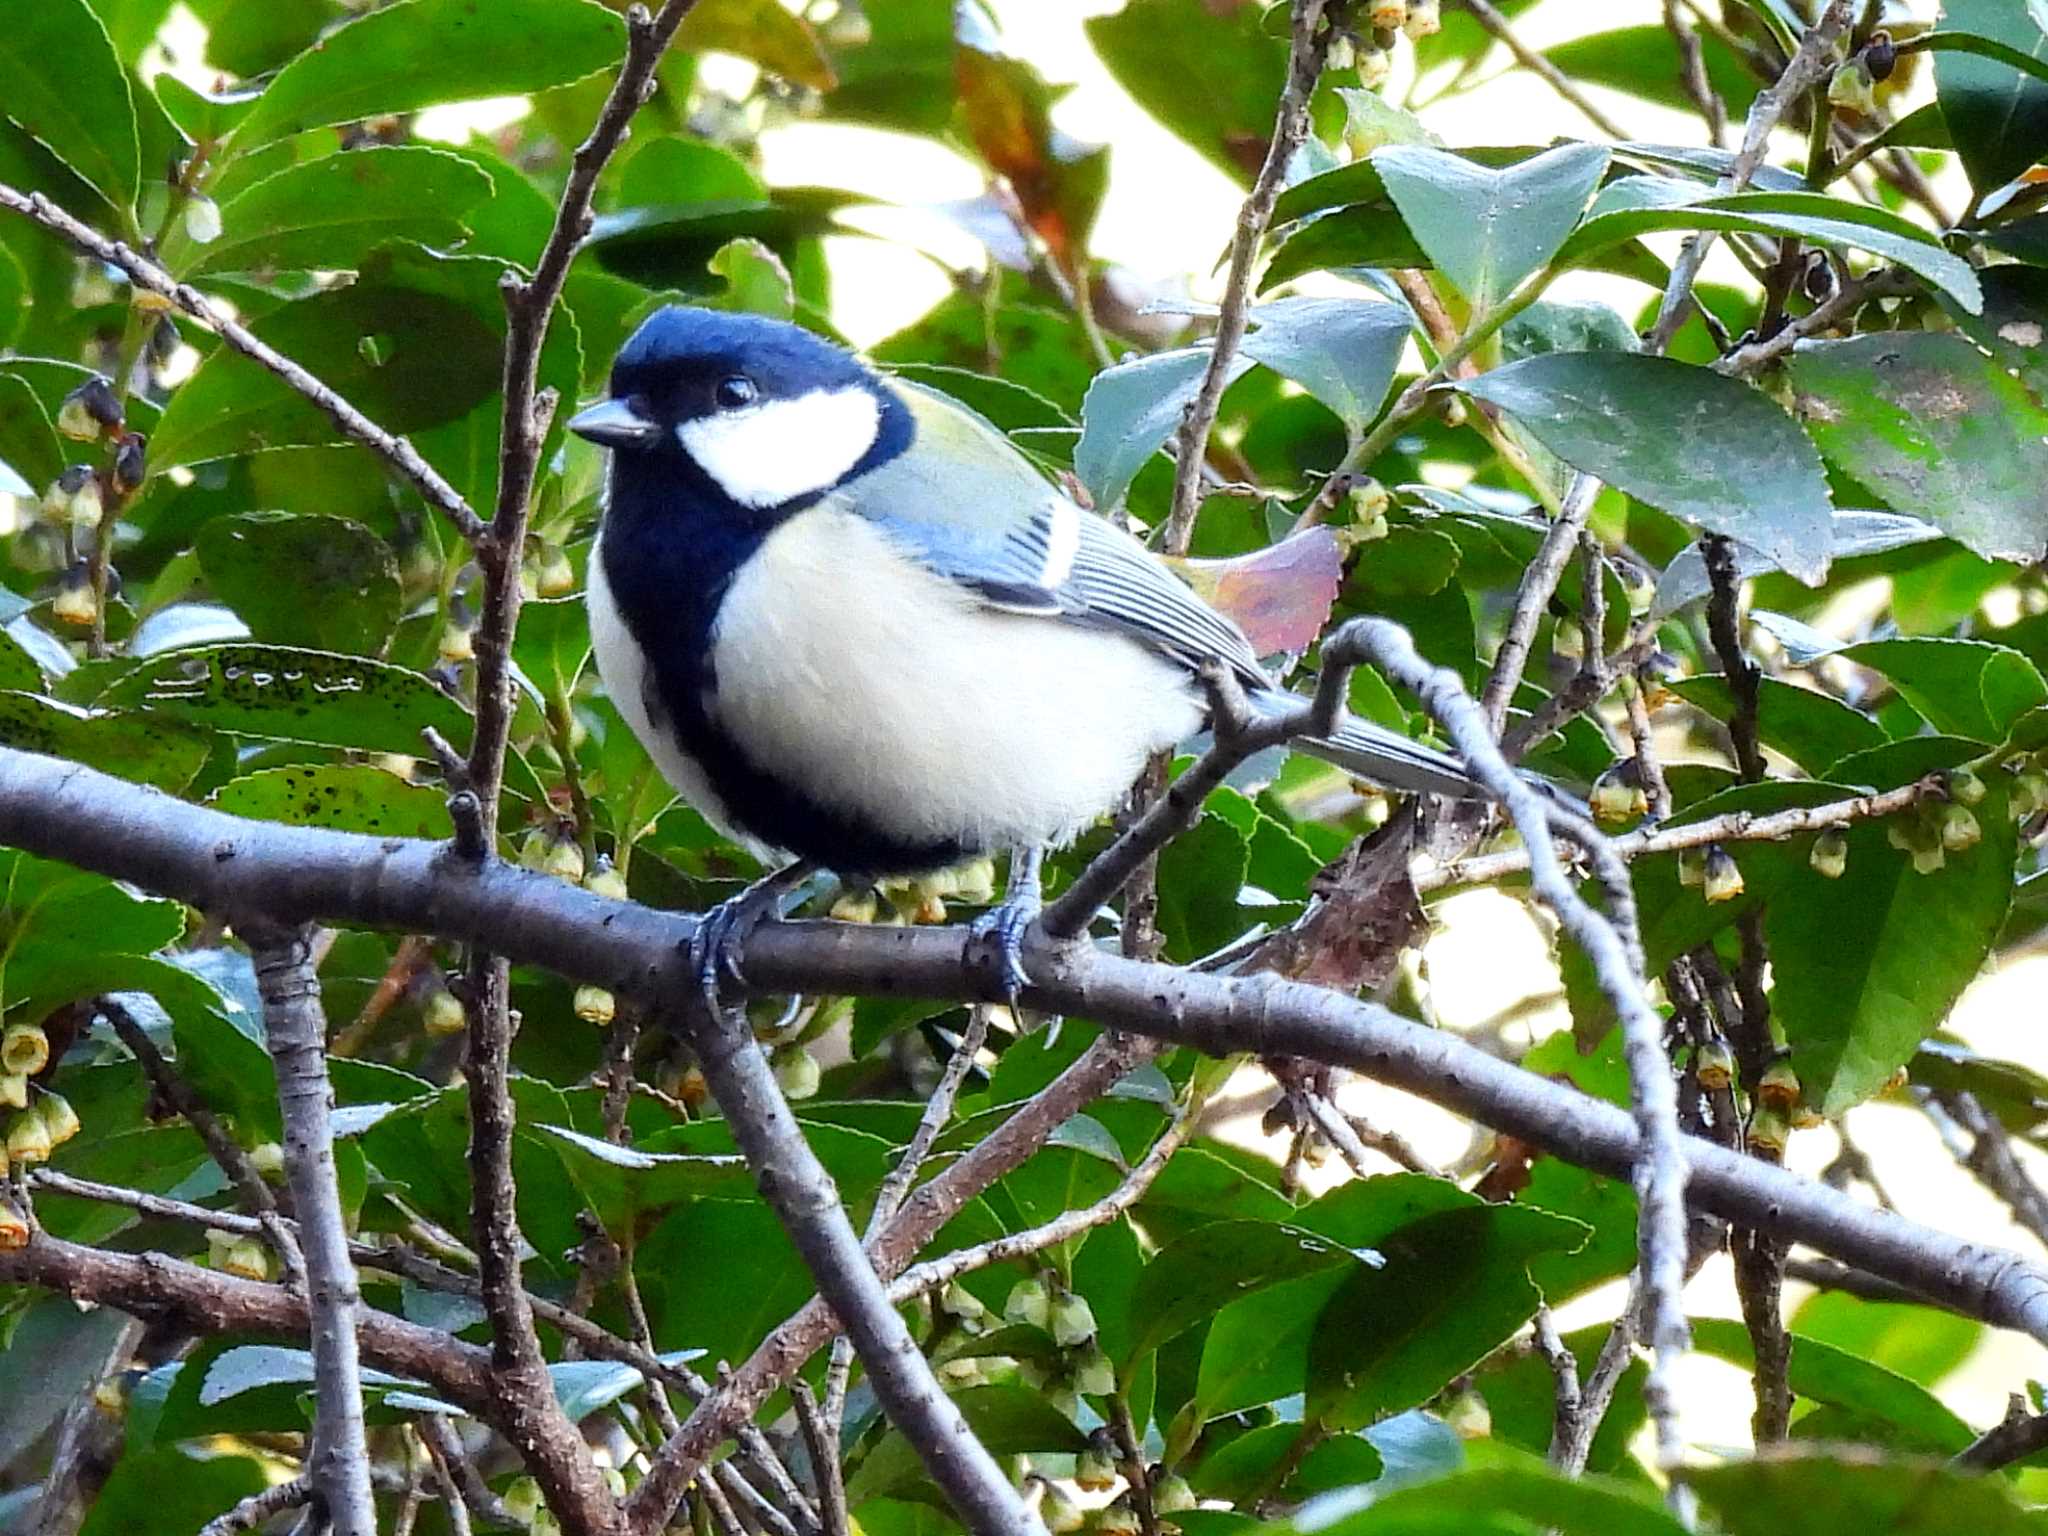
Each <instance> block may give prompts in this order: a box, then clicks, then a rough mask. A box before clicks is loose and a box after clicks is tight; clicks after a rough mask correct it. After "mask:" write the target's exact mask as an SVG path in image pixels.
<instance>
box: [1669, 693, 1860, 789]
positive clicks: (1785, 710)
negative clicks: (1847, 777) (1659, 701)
mask: <svg viewBox="0 0 2048 1536" xmlns="http://www.w3.org/2000/svg"><path fill="white" fill-rule="evenodd" d="M1667 686H1669V687H1670V689H1671V690H1672V692H1674V693H1676V694H1677V695H1678V696H1679V697H1680V698H1682V699H1684V700H1685V701H1686V702H1687V703H1688V704H1692V705H1695V706H1697V707H1698V708H1700V709H1703V710H1705V711H1706V712H1707V713H1708V714H1710V715H1712V716H1713V717H1714V718H1715V719H1716V720H1719V721H1722V722H1723V723H1725V722H1726V721H1728V720H1729V719H1730V718H1731V717H1732V716H1733V715H1734V713H1735V697H1734V695H1733V694H1732V693H1731V692H1730V691H1729V688H1728V679H1727V678H1725V677H1723V676H1721V675H1720V674H1719V673H1712V674H1709V675H1707V676H1704V677H1686V678H1679V679H1676V680H1674V681H1673V682H1671V683H1670V684H1668V685H1667ZM1757 734H1758V736H1759V738H1760V739H1761V740H1762V741H1763V744H1764V745H1765V746H1767V747H1769V748H1771V749H1772V750H1773V751H1776V752H1782V753H1784V754H1785V756H1787V757H1789V758H1791V759H1792V761H1793V762H1795V763H1797V764H1798V765H1799V766H1800V767H1801V768H1804V769H1805V770H1806V771H1807V772H1808V773H1810V774H1812V775H1814V776H1815V777H1816V778H1818V777H1821V776H1822V775H1824V774H1825V773H1826V772H1827V770H1828V769H1829V768H1831V767H1832V766H1834V764H1836V763H1838V762H1840V761H1841V760H1842V759H1843V758H1845V757H1847V756H1849V755H1850V754H1851V753H1852V752H1862V751H1866V750H1867V749H1869V748H1871V747H1879V746H1883V745H1884V743H1885V741H1886V739H1887V738H1886V736H1885V733H1884V727H1883V726H1881V725H1879V724H1878V723H1877V722H1876V721H1875V720H1873V719H1871V718H1870V716H1868V715H1866V714H1864V713H1863V712H1862V711H1861V710H1856V709H1851V708H1850V707H1849V706H1848V705H1847V704H1844V703H1843V702H1842V701H1841V700H1840V699H1837V698H1835V697H1834V696H1833V695H1832V694H1826V693H1821V692H1819V691H1818V690H1817V689H1813V688H1801V687H1799V686H1798V685H1797V684H1795V683H1785V682H1780V681H1779V680H1778V679H1776V678H1774V677H1767V678H1764V679H1762V686H1761V688H1760V689H1759V691H1758V695H1757Z"/></svg>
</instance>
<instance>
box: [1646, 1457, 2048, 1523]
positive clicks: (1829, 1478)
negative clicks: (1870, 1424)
mask: <svg viewBox="0 0 2048 1536" xmlns="http://www.w3.org/2000/svg"><path fill="white" fill-rule="evenodd" d="M1686 1482H1687V1483H1688V1484H1690V1485H1691V1486H1692V1487H1693V1488H1694V1489H1695V1490H1697V1491H1698V1493H1699V1496H1700V1498H1701V1499H1702V1500H1703V1501H1705V1503H1706V1505H1707V1507H1708V1508H1710V1509H1712V1510H1713V1511H1714V1512H1715V1514H1716V1516H1717V1517H1718V1518H1719V1520H1720V1523H1721V1529H1722V1530H1724V1531H1725V1532H1727V1536H1783V1533H1784V1531H1785V1521H1786V1512H1787V1511H1789V1510H1796V1511H1798V1526H1799V1531H1800V1536H1875V1533H1877V1532H1882V1533H1883V1536H1960V1533H1962V1532H1965V1531H1967V1532H1968V1533H1969V1536H2041V1533H2042V1530H2043V1523H2042V1520H2041V1517H2040V1514H2039V1512H2038V1511H2034V1510H2029V1509H2026V1508H2023V1507H2022V1506H2021V1505H2020V1503H2019V1502H2018V1500H2017V1497H2016V1495H2015V1494H2014V1491H2013V1489H2012V1486H2011V1484H2009V1483H2007V1482H2006V1481H2005V1480H2004V1479H2003V1478H1996V1477H1980V1476H1972V1475H1968V1474H1963V1473H1957V1472H1951V1471H1949V1470H1947V1469H1946V1468H1945V1467H1943V1466H1941V1465H1940V1464H1939V1463H1936V1462H1927V1461H1922V1462H1914V1461H1888V1460H1878V1459H1876V1458H1873V1457H1868V1456H1855V1455H1853V1454H1851V1453H1846V1452H1845V1453H1841V1454H1839V1455H1832V1456H1831V1455H1827V1454H1825V1453H1821V1454H1814V1455H1806V1456H1799V1455H1785V1454H1780V1455H1776V1456H1772V1457H1770V1458H1768V1459H1765V1460H1757V1461H1728V1462H1722V1463H1721V1464H1719V1465H1717V1466H1710V1467H1708V1466H1703V1467H1697V1468H1694V1469H1692V1470H1690V1471H1688V1473H1687V1474H1686Z"/></svg>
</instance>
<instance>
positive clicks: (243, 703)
mask: <svg viewBox="0 0 2048 1536" xmlns="http://www.w3.org/2000/svg"><path fill="white" fill-rule="evenodd" d="M98 702H99V703H101V704H102V705H105V706H109V707H112V708H118V709H135V710H139V711H141V712H142V713H144V714H147V715H154V716H157V717H159V718H162V719H168V720H176V721H180V722H183V723H185V724H188V725H202V726H208V727H211V728H212V729H214V730H219V731H229V732H232V733H234V734H235V735H238V736H256V737H261V738H266V739H269V740H272V741H304V742H313V743H317V744H319V745H322V746H330V747H352V748H354V749H355V750H357V751H360V752H402V753H406V754H413V753H417V752H418V751H419V750H420V748H421V740H420V732H421V731H422V730H424V729H426V728H427V727H428V726H432V727H433V728H434V729H435V730H437V731H439V732H440V733H441V734H442V735H443V736H445V737H447V738H448V740H449V741H450V742H452V743H453V744H454V745H455V746H456V748H457V749H458V750H460V749H461V748H462V747H463V746H464V744H465V743H467V742H468V740H469V734H470V717H469V712H468V711H467V710H466V709H464V708H463V707H462V705H460V704H458V703H457V702H456V701H455V700H454V699H452V698H450V697H449V696H448V695H447V694H445V693H443V692H442V691H441V690H440V689H438V688H436V687H435V686H434V685H433V684H432V683H430V682H429V681H427V679H426V678H425V677H423V676H421V675H420V674H419V673H417V672H414V671H411V670H409V669H407V668H405V667H394V666H392V665H390V664H389V663H388V662H382V661H373V660H371V659H370V658H368V657H366V656H336V655H332V654H330V653H328V652H325V651H303V650H294V649H291V648H289V647H286V646H277V645H241V644H230V645H208V646H200V647H198V648H196V649H193V650H189V651H170V652H166V653H165V654H164V655H162V656H154V657H151V658H150V659H149V660H148V661H145V662H143V663H142V664H141V665H140V666H138V667H136V668H134V669H133V670H132V671H129V672H125V673H123V674H122V675H121V676H120V677H117V678H116V679H114V681H113V682H111V683H109V684H108V685H107V687H106V689H105V690H104V691H103V692H102V693H101V694H100V697H99V700H98Z"/></svg>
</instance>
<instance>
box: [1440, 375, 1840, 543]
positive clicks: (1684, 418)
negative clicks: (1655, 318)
mask: <svg viewBox="0 0 2048 1536" xmlns="http://www.w3.org/2000/svg"><path fill="white" fill-rule="evenodd" d="M1462 387H1463V388H1464V389H1465V390H1466V391H1467V392H1468V393H1470V394H1473V395H1476V396H1477V397H1478V398H1480V399H1481V400H1485V401H1488V402H1490V403H1492V404H1494V405H1497V406H1499V407H1500V408H1501V409H1502V410H1504V411H1506V412H1508V413H1509V414H1510V415H1512V416H1514V417H1515V418H1516V420H1518V421H1519V422H1520V423H1521V424H1522V425H1523V426H1524V427H1525V428H1527V429H1528V431H1529V433H1530V434H1531V435H1532V436H1533V437H1535V438H1536V440H1537V441H1538V442H1540V443H1542V444H1543V446H1544V447H1546V448H1548V449H1549V450H1550V451H1551V452H1552V453H1554V454H1556V455H1557V456H1558V457H1559V458H1560V459H1563V460H1564V461H1565V462H1566V463H1567V464H1570V465H1571V466H1572V467H1573V468H1575V469H1583V470H1585V471H1587V472H1588V473H1590V474H1594V475H1598V476H1599V477H1600V478H1601V479H1602V480H1605V481H1606V482H1607V483H1608V484H1610V485H1612V486H1615V487H1616V488H1618V489H1620V490H1623V491H1626V492H1628V494H1629V495H1631V496H1634V497H1636V498H1638V499H1639V500H1642V501H1646V502H1648V503H1649V504H1650V505H1651V506H1653V507H1657V508H1659V509H1660V510H1662V511H1665V512H1669V513H1670V514H1671V515H1672V516H1674V517H1678V518H1682V519H1684V520H1685V521H1687V522H1690V523H1695V524H1697V525H1698V526H1700V527H1702V528H1705V529H1707V530H1709V531H1710V532H1714V533H1725V534H1728V535H1729V536H1731V537H1733V538H1737V539H1740V540H1741V541H1742V542H1743V543H1745V544H1748V545H1749V546H1751V547H1752V548H1754V549H1756V550H1759V551H1761V552H1762V553H1763V554H1765V555H1767V556H1768V557H1769V558H1770V559H1771V560H1772V561H1773V562H1774V563H1776V564H1777V565H1779V566H1780V567H1782V568H1783V569H1785V570H1787V571H1790V572H1791V573H1792V574H1793V575H1795V576H1797V577H1799V578H1800V579H1801V580H1803V581H1807V582H1817V581H1819V580H1820V578H1821V577H1822V576H1823V575H1825V574H1826V572H1827V568H1828V559H1829V555H1830V552H1831V550H1832V547H1833V542H1834V540H1833V530H1832V518H1833V507H1832V505H1831V504H1830V501H1829V496H1828V485H1827V478H1826V476H1825V474H1824V473H1823V471H1822V468H1821V462H1820V455H1819V454H1818V453H1816V452H1815V451H1814V448H1813V445H1812V444H1811V443H1810V442H1808V441H1807V439H1806V435H1805V434H1804V433H1803V432H1801V431H1800V430H1799V427H1798V424H1797V423H1795V422H1794V421H1793V420H1792V419H1791V418H1790V417H1789V416H1787V415H1786V414H1785V413H1784V412H1783V411H1781V410H1779V409H1778V407H1777V406H1776V405H1774V404H1772V403H1771V401H1770V400H1769V399H1768V398H1767V397H1765V396H1764V395H1762V394H1760V393H1758V392H1757V391H1756V390H1754V389H1751V388H1750V387H1749V386H1748V385H1746V384H1740V383H1737V382H1736V381H1735V380H1733V379H1726V378H1723V377H1721V376H1720V375H1719V374H1716V373H1713V372H1710V371H1709V370H1707V369H1704V368H1695V367H1691V366H1690V365H1688V364H1685V363H1679V362H1673V361H1671V360H1670V359H1668V358H1659V357H1645V356H1639V355H1633V354H1618V353H1611V352H1552V353H1549V354H1547V355H1545V356H1541V357H1530V358H1524V359H1523V360H1522V361H1521V362H1518V363H1509V364H1507V365H1506V366H1505V367H1501V368H1496V369H1494V370H1493V371H1492V372H1490V373H1484V374H1481V375H1480V376H1479V377H1478V378H1476V379H1472V380H1469V381H1467V382H1466V383H1465V384H1464V385H1463V386H1462ZM1731 433H1732V434H1734V435H1735V437H1736V438H1739V440H1740V441H1741V442H1742V444H1743V452H1742V453H1740V454H1731V453H1729V452H1728V451H1727V448H1726V444H1727V442H1728V441H1729V440H1730V439H1729V434H1731Z"/></svg>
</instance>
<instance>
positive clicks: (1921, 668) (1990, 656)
mask: <svg viewBox="0 0 2048 1536" xmlns="http://www.w3.org/2000/svg"><path fill="white" fill-rule="evenodd" d="M1839 654H1841V655H1843V656H1846V657H1848V658H1849V659H1850V660H1851V661H1854V662H1858V663H1860V664H1861V665H1863V666H1866V667H1869V668H1870V669H1871V670H1872V671H1873V672H1880V673H1882V674H1883V675H1884V676H1885V677H1886V678H1887V679H1888V680H1889V681H1890V682H1891V684H1892V686H1893V687H1895V688H1897V689H1898V690H1899V692H1900V694H1901V695H1903V696H1904V698H1905V700H1906V702H1907V703H1908V704H1910V705H1912V706H1913V708H1914V709H1915V710H1917V711H1918V712H1919V714H1920V716H1921V718H1923V719H1924V720H1926V721H1927V723H1928V724H1929V725H1931V726H1933V727H1934V728H1935V729H1936V730H1937V731H1941V732H1944V733H1945V734H1947V735H1951V736H1967V737H1969V738H1970V739H1972V740H1973V741H1983V742H2002V741H2004V740H2005V737H2006V733H2007V732H2008V731H2009V730H2011V729H2012V725H2013V722H2014V721H2016V720H2018V719H2019V717H2020V716H2021V715H2023V714H2025V713H2026V712H2027V711H2028V710H2030V709H2032V708H2034V707H2035V706H2036V705H2038V704H2042V703H2048V682H2043V680H2042V678H2041V674H2040V672H2039V671H2037V670H2036V669H2035V667H2034V664H2033V663H2032V662H2031V661H2029V660H2028V659H2027V658H2026V657H2025V656H2023V655H2021V654H2020V653H2019V652H2018V651H2015V650H2013V649H2011V648H2010V647H2008V646H2003V645H1991V644H1988V643H1987V642H1985V641H1982V640H1942V639H1935V638H1932V637H1913V638H1902V639H1897V640H1866V641H1865V642H1864V643H1863V644H1861V645H1852V646H1849V647H1848V648H1847V649H1845V650H1843V651H1842V652H1840V653H1839Z"/></svg>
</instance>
